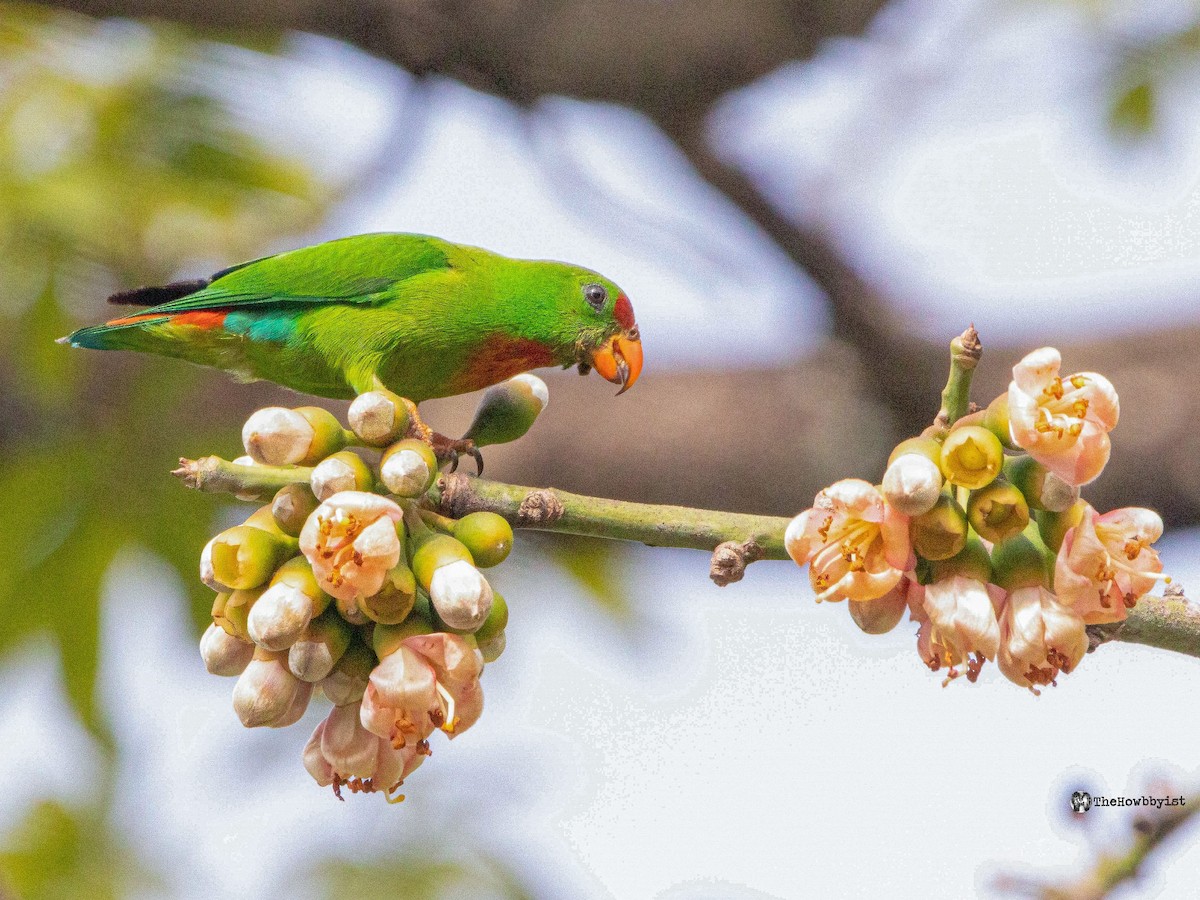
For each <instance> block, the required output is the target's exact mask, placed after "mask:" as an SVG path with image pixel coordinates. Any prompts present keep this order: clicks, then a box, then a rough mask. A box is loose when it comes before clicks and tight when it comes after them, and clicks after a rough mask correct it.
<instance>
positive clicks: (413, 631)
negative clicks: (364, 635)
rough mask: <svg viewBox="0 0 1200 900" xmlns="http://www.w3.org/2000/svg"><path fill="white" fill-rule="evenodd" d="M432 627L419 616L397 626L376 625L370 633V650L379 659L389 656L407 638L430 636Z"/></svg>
mask: <svg viewBox="0 0 1200 900" xmlns="http://www.w3.org/2000/svg"><path fill="white" fill-rule="evenodd" d="M432 633H433V627H432V626H431V625H430V624H429V622H428V621H427V620H425V619H424V618H422V617H420V616H413V617H412V618H411V619H409V620H408V621H406V622H402V623H401V624H399V625H376V626H375V630H374V631H373V632H371V648H372V649H373V650H374V651H375V655H376V656H377V657H379V658H380V659H383V658H384V657H385V656H391V655H392V654H393V653H395V652H396V651H397V650H399V649H400V644H402V643H403V642H404V641H405V640H406V639H407V638H410V637H415V636H416V635H419V634H432Z"/></svg>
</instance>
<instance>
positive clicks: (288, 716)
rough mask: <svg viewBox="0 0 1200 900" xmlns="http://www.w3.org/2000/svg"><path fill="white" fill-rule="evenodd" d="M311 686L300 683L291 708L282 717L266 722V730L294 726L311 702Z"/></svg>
mask: <svg viewBox="0 0 1200 900" xmlns="http://www.w3.org/2000/svg"><path fill="white" fill-rule="evenodd" d="M312 695H313V685H311V684H308V683H306V682H301V683H300V685H299V687H297V688H296V696H295V697H294V698H293V699H292V703H291V706H289V707H288V708H287V711H286V712H284V714H283V715H282V716H280V717H279V718H278V719H272V720H271V721H270V722H267V723H266V724H267V727H268V728H287V727H288V726H289V725H295V724H296V723H297V722H299V721H300V720H301V719H302V718H303V717H304V714H305V712H307V711H308V703H309V701H310V700H312Z"/></svg>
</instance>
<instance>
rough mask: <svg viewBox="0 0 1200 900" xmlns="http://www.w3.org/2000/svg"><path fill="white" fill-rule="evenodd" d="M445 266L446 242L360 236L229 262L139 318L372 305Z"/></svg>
mask: <svg viewBox="0 0 1200 900" xmlns="http://www.w3.org/2000/svg"><path fill="white" fill-rule="evenodd" d="M448 268H450V261H449V254H448V246H447V245H446V243H445V242H443V241H441V240H438V239H437V238H433V237H428V236H426V235H418V234H362V235H356V236H355V237H348V238H339V239H338V240H333V241H328V242H326V243H324V244H317V245H316V246H314V247H305V248H303V249H301V250H290V251H288V252H286V253H279V254H276V255H275V256H266V257H263V258H261V259H256V260H252V261H250V262H246V263H241V264H239V265H236V266H231V267H230V268H228V269H223V270H221V271H220V272H217V273H216V274H215V275H213V277H212V279H211V280H210V281H209V282H208V284H206V285H204V286H203V287H200V289H199V290H197V291H194V292H191V293H189V294H188V295H187V296H184V297H180V298H178V299H175V300H171V301H169V302H167V303H161V304H159V305H158V306H155V307H153V308H151V309H147V310H144V311H143V312H142V313H141V314H140V315H139V316H138V318H141V316H151V315H160V314H161V315H174V314H176V313H185V312H199V311H203V310H212V309H230V308H238V307H247V306H254V307H263V306H276V305H284V304H293V303H299V304H320V303H368V304H369V303H376V302H378V301H380V300H382V299H384V298H386V297H387V296H388V289H389V288H391V287H392V286H393V285H395V284H396V283H397V282H400V281H404V280H405V279H408V278H411V277H413V276H414V275H418V274H421V273H424V272H430V271H436V270H439V269H442V270H444V269H448ZM125 302H130V300H126V301H125Z"/></svg>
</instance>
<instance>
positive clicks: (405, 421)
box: [347, 388, 412, 447]
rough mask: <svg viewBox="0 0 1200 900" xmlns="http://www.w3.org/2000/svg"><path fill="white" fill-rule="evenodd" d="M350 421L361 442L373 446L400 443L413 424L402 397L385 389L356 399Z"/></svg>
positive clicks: (351, 409)
mask: <svg viewBox="0 0 1200 900" xmlns="http://www.w3.org/2000/svg"><path fill="white" fill-rule="evenodd" d="M347 418H348V419H349V421H350V429H351V430H352V431H353V432H354V433H355V434H356V435H357V436H358V438H359V440H361V441H362V442H363V443H364V444H369V445H370V446H372V447H386V446H387V445H388V444H391V443H393V442H395V441H398V440H400V438H402V437H404V435H405V434H407V433H408V428H409V425H410V424H411V423H412V419H411V417H410V416H409V414H408V406H407V405H406V404H405V403H404V400H403V398H401V397H400V396H399V395H398V394H393V393H392V392H391V391H389V390H385V389H382V388H380V389H378V390H374V391H367V393H365V394H359V395H358V396H357V397H355V398H354V402H353V403H351V404H350V411H349V413H348V414H347Z"/></svg>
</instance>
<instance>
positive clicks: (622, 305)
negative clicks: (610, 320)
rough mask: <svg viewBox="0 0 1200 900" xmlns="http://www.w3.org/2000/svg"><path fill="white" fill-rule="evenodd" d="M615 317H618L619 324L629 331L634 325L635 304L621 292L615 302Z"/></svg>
mask: <svg viewBox="0 0 1200 900" xmlns="http://www.w3.org/2000/svg"><path fill="white" fill-rule="evenodd" d="M613 317H614V318H616V320H617V324H618V325H620V326H621V327H622V328H624V329H625V330H626V331H629V330H630V329H631V328H633V326H634V321H633V304H632V303H630V302H629V298H628V297H626V296H625V295H624V294H621V296H619V297H618V298H617V302H616V303H614V304H613Z"/></svg>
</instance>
